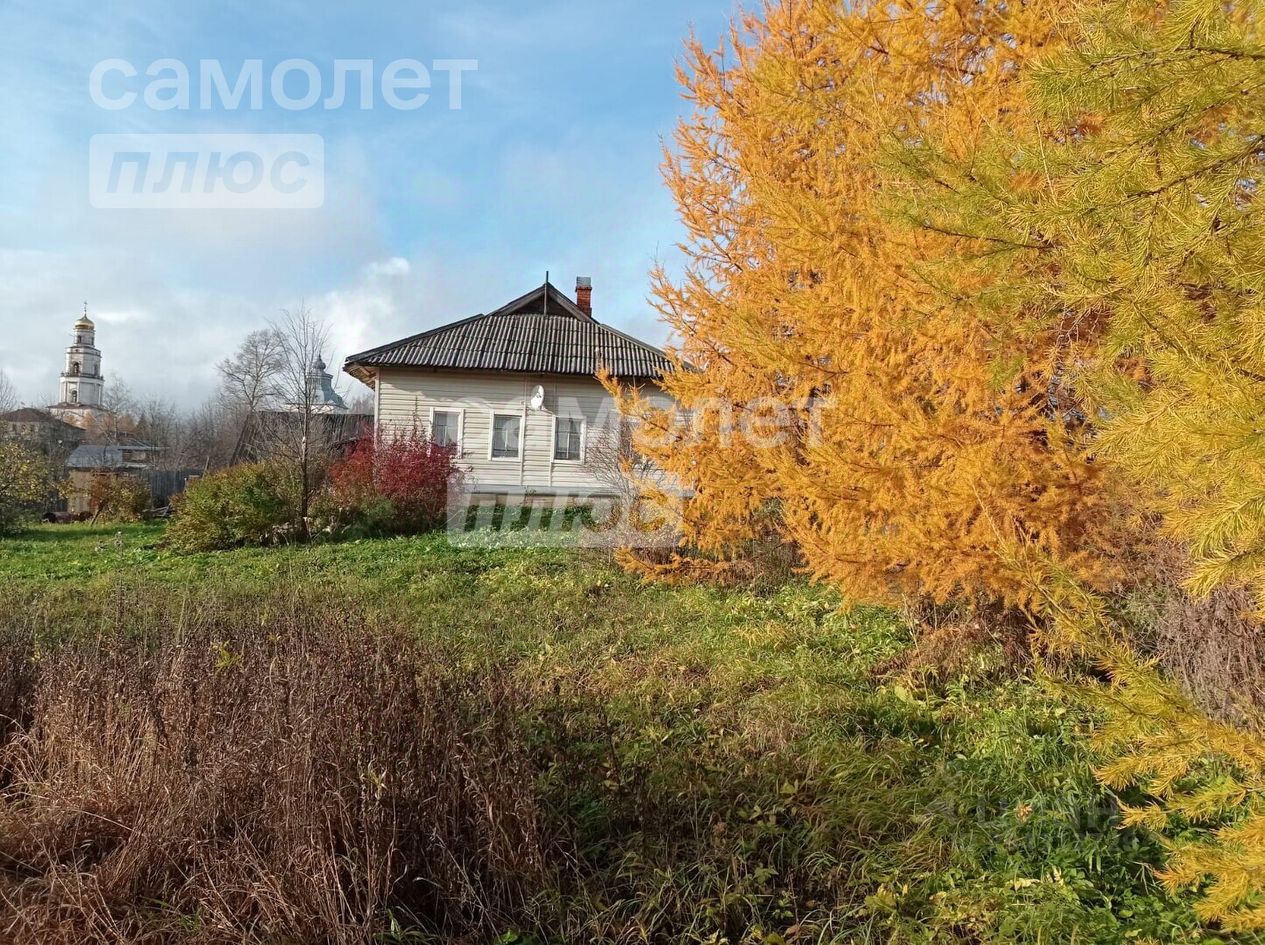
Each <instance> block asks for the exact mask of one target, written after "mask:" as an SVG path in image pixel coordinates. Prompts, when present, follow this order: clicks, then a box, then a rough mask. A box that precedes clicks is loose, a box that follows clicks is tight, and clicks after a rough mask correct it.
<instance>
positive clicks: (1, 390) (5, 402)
mask: <svg viewBox="0 0 1265 945" xmlns="http://www.w3.org/2000/svg"><path fill="white" fill-rule="evenodd" d="M17 407H18V392H17V388H15V387H14V386H13V382H12V381H11V380H9V375H8V374H6V373H5V372H4V371H3V370H0V413H8V412H9V411H10V410H16V409H17Z"/></svg>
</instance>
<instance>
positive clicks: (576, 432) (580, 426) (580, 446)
mask: <svg viewBox="0 0 1265 945" xmlns="http://www.w3.org/2000/svg"><path fill="white" fill-rule="evenodd" d="M553 458H554V459H556V460H560V461H562V462H569V463H571V462H574V463H578V462H579V461H580V460H582V459H583V458H584V420H583V419H582V418H579V417H556V418H555V419H554V427H553Z"/></svg>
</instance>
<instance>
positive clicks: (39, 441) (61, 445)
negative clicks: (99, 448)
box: [0, 407, 84, 456]
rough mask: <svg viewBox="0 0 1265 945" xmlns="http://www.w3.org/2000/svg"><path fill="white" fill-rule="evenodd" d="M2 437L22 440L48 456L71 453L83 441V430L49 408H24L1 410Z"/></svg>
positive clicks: (0, 432) (0, 428) (0, 430)
mask: <svg viewBox="0 0 1265 945" xmlns="http://www.w3.org/2000/svg"><path fill="white" fill-rule="evenodd" d="M0 436H4V437H7V438H9V439H14V440H22V441H23V442H24V443H27V444H29V445H31V446H35V447H36V448H38V449H39V450H40V451H41V452H43V453H44V454H45V455H47V456H56V455H58V454H61V453H69V452H70V451H71V450H72V449H74V448H75V447H76V446H78V445H79V443H80V442H81V441H82V440H83V437H84V431H83V430H81V429H80V428H79V427H76V426H73V425H72V424H69V423H67V422H66V421H64V420H61V419H59V418H57V417H55V416H53V415H52V414H51V413H50V412H49V411H47V410H39V409H37V408H35V407H22V408H20V409H18V410H10V411H9V412H8V413H0Z"/></svg>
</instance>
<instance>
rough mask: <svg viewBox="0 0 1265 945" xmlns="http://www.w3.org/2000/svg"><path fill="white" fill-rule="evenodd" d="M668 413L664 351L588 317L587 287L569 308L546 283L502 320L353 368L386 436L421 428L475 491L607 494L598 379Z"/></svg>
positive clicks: (489, 317) (607, 417) (609, 423)
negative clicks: (659, 403)
mask: <svg viewBox="0 0 1265 945" xmlns="http://www.w3.org/2000/svg"><path fill="white" fill-rule="evenodd" d="M601 367H605V368H606V369H607V370H608V371H610V372H611V374H612V375H613V376H615V377H616V378H618V379H619V380H620V381H621V383H624V384H626V385H632V386H636V387H639V388H641V389H642V390H643V393H645V394H646V395H647V396H650V397H658V398H661V399H662V400H663V402H664V403H665V404H667V403H670V399H669V398H668V396H667V395H666V394H663V393H662V392H661V391H660V390H659V387H658V384H657V382H658V380H659V379H661V378H662V377H663V375H664V373H665V372H667V371H669V370H671V369H672V365H671V361H670V360H669V358H668V356H667V355H666V354H664V352H663V351H661V350H659V349H658V348H655V347H653V346H651V345H648V344H646V343H645V342H642V341H638V340H637V339H636V338H633V337H631V336H629V335H626V334H624V333H623V332H621V331H618V330H616V329H614V328H612V327H610V326H609V325H603V324H602V323H600V322H598V321H597V320H596V319H595V318H594V317H593V311H592V285H591V283H590V281H589V280H588V279H577V280H576V299H575V301H572V300H571V299H569V298H567V297H566V296H565V295H563V294H562V293H561V292H560V291H559V290H558V289H557V288H556V287H554V286H553V285H551V284H550V283H549V282H546V283H545V284H544V285H542V286H540V287H539V288H537V289H533V290H532V291H531V292H528V293H527V294H526V295H523V296H520V297H519V298H517V299H514V300H513V301H512V302H509V303H507V304H505V305H503V306H501V307H500V308H498V309H496V310H495V311H492V312H488V313H487V314H481V315H474V316H472V317H470V318H466V319H462V320H461V321H456V322H452V323H450V324H447V325H442V326H440V327H439V328H432V329H431V330H429V331H424V332H422V333H420V334H417V335H413V336H411V337H409V338H404V339H401V340H400V341H395V342H392V343H391V344H386V345H382V346H381V347H378V348H373V349H371V350H369V351H362V352H361V353H359V354H355V355H352V356H351V357H349V358H348V359H347V362H346V364H345V365H344V368H343V369H344V370H345V371H347V373H349V374H351V375H352V376H353V377H355V378H357V379H359V380H361V381H363V382H364V383H365V384H367V385H368V386H369V387H371V388H372V389H373V390H374V393H375V396H374V423H375V428H376V430H377V431H378V434H379V436H390V435H392V433H394V432H397V431H407V430H409V429H412V428H425V429H426V430H429V431H430V435H431V437H432V438H433V439H434V440H435V441H436V442H438V443H441V444H444V445H451V446H454V447H455V448H456V451H457V457H458V462H459V465H460V466H461V467H462V468H463V470H464V471H465V473H466V478H467V483H468V485H469V486H471V487H472V489H473V491H475V492H482V493H497V494H527V495H600V494H605V493H609V492H611V491H612V482H611V475H612V464H611V462H610V457H611V455H612V444H613V443H614V442H615V439H616V437H617V436H618V430H619V423H620V421H619V416H618V413H617V411H616V409H615V404H614V401H613V399H612V398H611V396H610V394H608V393H607V392H606V390H605V389H604V388H603V387H602V385H601V384H600V383H598V381H597V379H596V374H597V372H598V370H599V369H600V368H601Z"/></svg>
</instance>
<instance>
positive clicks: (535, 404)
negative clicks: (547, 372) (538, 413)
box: [528, 384, 545, 410]
mask: <svg viewBox="0 0 1265 945" xmlns="http://www.w3.org/2000/svg"><path fill="white" fill-rule="evenodd" d="M528 403H530V404H531V409H532V410H539V409H540V408H541V407H543V406H544V405H545V388H544V385H543V384H537V385H536V386H535V387H533V388H532V391H531V399H530V400H529V401H528Z"/></svg>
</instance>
